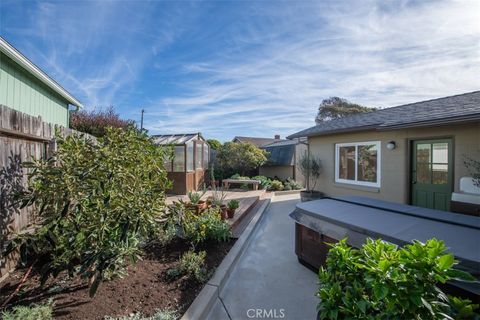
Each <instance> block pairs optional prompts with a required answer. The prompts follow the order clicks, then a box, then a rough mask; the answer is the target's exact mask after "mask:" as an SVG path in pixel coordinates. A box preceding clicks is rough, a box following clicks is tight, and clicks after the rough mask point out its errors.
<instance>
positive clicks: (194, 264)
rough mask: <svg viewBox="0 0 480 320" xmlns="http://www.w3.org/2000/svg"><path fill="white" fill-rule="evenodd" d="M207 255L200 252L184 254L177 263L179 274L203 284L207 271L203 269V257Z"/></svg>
mask: <svg viewBox="0 0 480 320" xmlns="http://www.w3.org/2000/svg"><path fill="white" fill-rule="evenodd" d="M206 256H207V253H206V252H205V251H200V252H198V253H196V252H195V251H192V250H190V251H187V252H185V253H184V254H183V255H182V257H181V258H180V261H179V266H178V269H179V271H180V273H181V274H184V275H186V276H187V277H189V278H190V279H193V280H196V281H198V282H204V281H205V280H206V279H207V270H206V269H205V257H206Z"/></svg>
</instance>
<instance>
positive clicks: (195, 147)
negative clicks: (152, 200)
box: [152, 133, 210, 194]
mask: <svg viewBox="0 0 480 320" xmlns="http://www.w3.org/2000/svg"><path fill="white" fill-rule="evenodd" d="M152 137H153V138H154V139H155V142H156V143H157V144H159V145H166V146H172V147H173V151H174V156H173V159H172V160H170V161H168V162H167V163H165V168H166V170H167V172H168V178H169V179H170V180H172V181H173V188H172V190H171V191H170V192H171V193H174V194H187V193H188V192H189V191H195V190H200V189H201V188H203V186H204V184H205V182H206V181H205V180H206V178H208V177H206V171H207V170H208V165H209V160H210V147H209V145H208V143H206V141H205V139H204V138H203V137H202V134H201V133H188V134H167V135H153V136H152Z"/></svg>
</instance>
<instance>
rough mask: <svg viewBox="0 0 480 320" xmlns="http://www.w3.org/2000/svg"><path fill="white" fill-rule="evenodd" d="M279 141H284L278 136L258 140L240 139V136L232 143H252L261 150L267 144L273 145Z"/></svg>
mask: <svg viewBox="0 0 480 320" xmlns="http://www.w3.org/2000/svg"><path fill="white" fill-rule="evenodd" d="M278 141H282V139H280V136H279V135H278V134H277V135H275V138H273V139H272V138H257V137H240V136H236V137H235V138H233V140H232V142H241V143H251V144H253V145H255V146H257V147H259V148H261V147H263V146H265V145H267V144H270V143H273V142H278Z"/></svg>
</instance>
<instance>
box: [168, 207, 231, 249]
mask: <svg viewBox="0 0 480 320" xmlns="http://www.w3.org/2000/svg"><path fill="white" fill-rule="evenodd" d="M177 221H178V228H179V229H180V230H181V233H182V234H183V237H185V238H186V239H189V240H190V241H191V243H192V244H193V245H194V246H195V245H197V244H199V243H202V242H206V241H208V240H212V241H216V242H221V241H227V240H228V239H229V237H230V225H229V224H228V223H227V222H225V221H223V220H222V219H221V218H220V214H219V209H218V208H209V209H207V210H205V211H203V212H202V214H200V215H196V214H194V213H193V211H192V210H190V209H189V208H187V207H185V208H184V211H183V212H181V213H180V214H179V218H178V220H177Z"/></svg>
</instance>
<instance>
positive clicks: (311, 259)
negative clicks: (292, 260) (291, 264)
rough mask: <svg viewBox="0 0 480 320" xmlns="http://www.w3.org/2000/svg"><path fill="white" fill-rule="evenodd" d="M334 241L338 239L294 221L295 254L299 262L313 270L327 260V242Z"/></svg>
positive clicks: (328, 247) (328, 248)
mask: <svg viewBox="0 0 480 320" xmlns="http://www.w3.org/2000/svg"><path fill="white" fill-rule="evenodd" d="M336 242H338V241H337V240H335V239H333V238H330V237H328V236H326V235H324V234H320V233H318V232H316V231H314V230H312V229H310V228H307V227H305V226H303V225H301V224H299V223H295V254H296V255H297V257H298V261H300V263H302V264H303V265H305V266H306V267H308V268H310V269H312V270H313V271H315V272H317V271H318V269H319V268H320V266H323V265H325V263H326V261H327V254H328V250H330V246H329V245H328V243H336Z"/></svg>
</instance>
